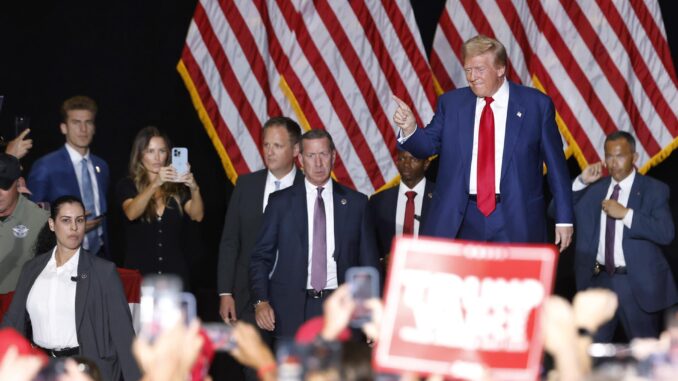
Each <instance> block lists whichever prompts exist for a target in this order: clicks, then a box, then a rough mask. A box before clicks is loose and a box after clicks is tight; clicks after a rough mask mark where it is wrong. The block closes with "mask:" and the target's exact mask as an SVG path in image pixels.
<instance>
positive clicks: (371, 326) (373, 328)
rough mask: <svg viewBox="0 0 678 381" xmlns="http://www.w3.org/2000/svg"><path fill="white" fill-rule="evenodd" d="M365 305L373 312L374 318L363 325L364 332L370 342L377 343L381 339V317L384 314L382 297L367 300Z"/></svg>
mask: <svg viewBox="0 0 678 381" xmlns="http://www.w3.org/2000/svg"><path fill="white" fill-rule="evenodd" d="M365 307H366V308H367V309H368V310H370V312H371V313H372V320H371V321H369V322H367V323H365V325H363V333H365V335H366V336H367V339H368V340H370V342H372V343H376V342H377V340H379V332H380V330H381V319H382V316H384V304H383V303H382V301H381V299H377V298H374V299H369V300H367V301H365Z"/></svg>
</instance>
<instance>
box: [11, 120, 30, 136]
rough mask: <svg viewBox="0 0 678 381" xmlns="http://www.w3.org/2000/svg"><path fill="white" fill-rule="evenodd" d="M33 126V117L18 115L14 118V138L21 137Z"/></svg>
mask: <svg viewBox="0 0 678 381" xmlns="http://www.w3.org/2000/svg"><path fill="white" fill-rule="evenodd" d="M30 126H31V117H30V116H23V115H17V116H15V117H14V137H17V136H19V135H21V133H22V132H24V131H25V130H27V129H28V128H29V127H30Z"/></svg>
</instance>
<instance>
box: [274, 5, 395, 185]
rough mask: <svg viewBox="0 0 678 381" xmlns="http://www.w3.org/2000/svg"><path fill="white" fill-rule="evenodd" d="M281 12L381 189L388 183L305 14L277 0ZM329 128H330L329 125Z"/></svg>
mask: <svg viewBox="0 0 678 381" xmlns="http://www.w3.org/2000/svg"><path fill="white" fill-rule="evenodd" d="M277 2H278V5H279V7H280V9H281V10H282V11H283V17H284V18H285V20H286V21H287V24H288V26H290V25H292V26H294V29H293V31H294V32H295V34H296V38H297V41H298V43H299V46H300V47H301V49H302V50H303V52H304V54H305V55H306V57H307V58H308V60H309V63H310V64H311V66H310V67H311V69H312V71H313V72H315V74H316V76H317V77H318V79H319V82H320V83H318V84H319V85H321V87H322V88H323V89H324V90H325V93H326V94H327V98H328V100H329V102H330V105H331V106H332V107H333V108H334V109H335V110H336V115H337V116H338V118H339V120H340V121H341V124H342V126H343V128H344V129H346V133H347V134H348V135H349V136H350V137H351V139H350V142H351V144H352V145H353V147H354V149H355V151H356V153H357V154H358V157H359V159H360V162H361V163H362V164H363V167H364V168H365V170H366V171H367V173H368V176H369V179H370V181H371V182H372V186H373V187H374V188H375V189H377V188H379V187H380V186H381V185H382V184H384V183H385V181H384V178H383V176H382V174H381V172H380V170H379V168H378V167H377V165H376V160H375V158H374V155H373V154H372V152H371V151H370V149H369V145H368V144H367V141H366V140H365V137H364V135H363V134H362V131H360V129H359V128H358V123H357V121H356V120H355V118H354V117H353V114H352V112H351V109H350V107H349V106H348V103H347V102H346V99H345V98H344V96H343V95H342V93H341V91H340V89H339V85H338V84H337V82H336V79H335V78H334V76H333V75H332V74H331V70H330V68H329V67H328V66H327V63H326V62H325V60H324V59H323V57H322V55H321V54H320V52H319V51H318V48H317V46H316V45H315V43H314V42H313V39H312V38H311V36H310V34H309V32H308V29H307V28H306V24H305V23H304V22H303V20H302V19H301V15H300V14H299V13H297V12H294V11H293V9H292V4H291V2H290V1H286V0H277ZM325 128H327V127H326V126H325Z"/></svg>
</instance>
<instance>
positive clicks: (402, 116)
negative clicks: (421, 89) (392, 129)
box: [392, 95, 417, 136]
mask: <svg viewBox="0 0 678 381" xmlns="http://www.w3.org/2000/svg"><path fill="white" fill-rule="evenodd" d="M392 97H393V100H394V101H395V102H396V103H397V104H398V108H397V109H396V111H395V113H393V123H395V125H396V126H397V127H398V128H400V129H401V130H403V136H409V135H410V134H411V133H413V132H414V130H415V128H417V121H416V120H415V119H414V113H413V112H412V109H411V108H410V106H408V105H407V103H405V102H403V101H402V100H401V99H400V98H398V97H396V96H395V95H393V96H392Z"/></svg>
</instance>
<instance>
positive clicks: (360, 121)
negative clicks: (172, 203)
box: [178, 0, 436, 194]
mask: <svg viewBox="0 0 678 381" xmlns="http://www.w3.org/2000/svg"><path fill="white" fill-rule="evenodd" d="M178 70H179V72H180V74H181V75H182V77H183V79H184V82H185V83H186V85H187V87H188V89H189V92H190V93H191V96H192V99H193V103H194V105H195V107H196V109H197V110H198V113H199V115H200V118H201V120H202V122H203V124H204V125H205V128H206V130H207V133H208V134H209V136H210V137H211V139H212V141H213V143H214V145H215V147H216V149H217V151H218V152H219V154H220V157H221V159H222V162H223V165H224V168H225V169H226V172H227V174H228V176H229V178H230V179H231V180H233V181H235V179H236V177H237V176H238V175H239V174H244V173H248V172H251V171H254V170H257V169H260V168H262V167H263V160H262V157H261V152H260V148H259V146H260V139H261V127H262V125H263V123H264V122H265V121H266V119H268V118H269V116H274V115H287V116H291V117H293V118H295V119H296V120H297V121H299V122H300V124H301V125H302V127H303V128H304V129H307V130H308V129H310V128H314V129H316V128H322V129H325V130H327V131H329V132H330V133H331V135H332V137H333V139H334V141H335V145H336V147H337V162H336V164H335V169H334V175H335V177H336V178H337V180H339V181H340V182H342V183H344V184H347V185H349V186H351V187H353V188H355V189H357V190H359V191H361V192H363V193H366V194H372V193H374V192H375V191H376V190H378V189H379V188H381V187H383V186H385V185H387V184H388V183H389V182H390V181H392V180H393V179H396V178H397V174H398V172H397V170H396V168H395V161H394V155H395V146H396V133H397V131H396V130H395V127H394V126H393V124H392V122H391V116H392V115H393V112H394V111H395V107H396V105H395V103H394V102H393V100H392V99H391V94H396V95H397V96H399V97H402V99H404V100H406V101H407V102H408V103H409V104H411V105H413V108H414V109H415V110H416V115H417V119H418V122H419V123H420V124H425V123H427V122H428V121H429V120H430V119H431V117H432V116H433V107H434V105H435V98H436V93H435V90H434V85H433V83H434V81H433V78H432V74H431V70H430V66H429V64H428V60H427V58H426V53H425V51H424V48H423V45H422V42H421V37H420V34H419V30H418V28H417V24H416V22H415V19H414V13H413V11H412V8H411V5H410V2H409V0H397V1H392V0H383V1H375V0H358V1H350V2H348V1H315V2H312V1H305V0H254V1H252V0H233V1H213V0H201V1H200V2H199V3H198V5H197V7H196V10H195V14H194V17H193V20H192V22H191V25H190V27H189V31H188V36H187V38H186V45H185V48H184V50H183V53H182V56H181V61H180V62H179V65H178Z"/></svg>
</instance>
